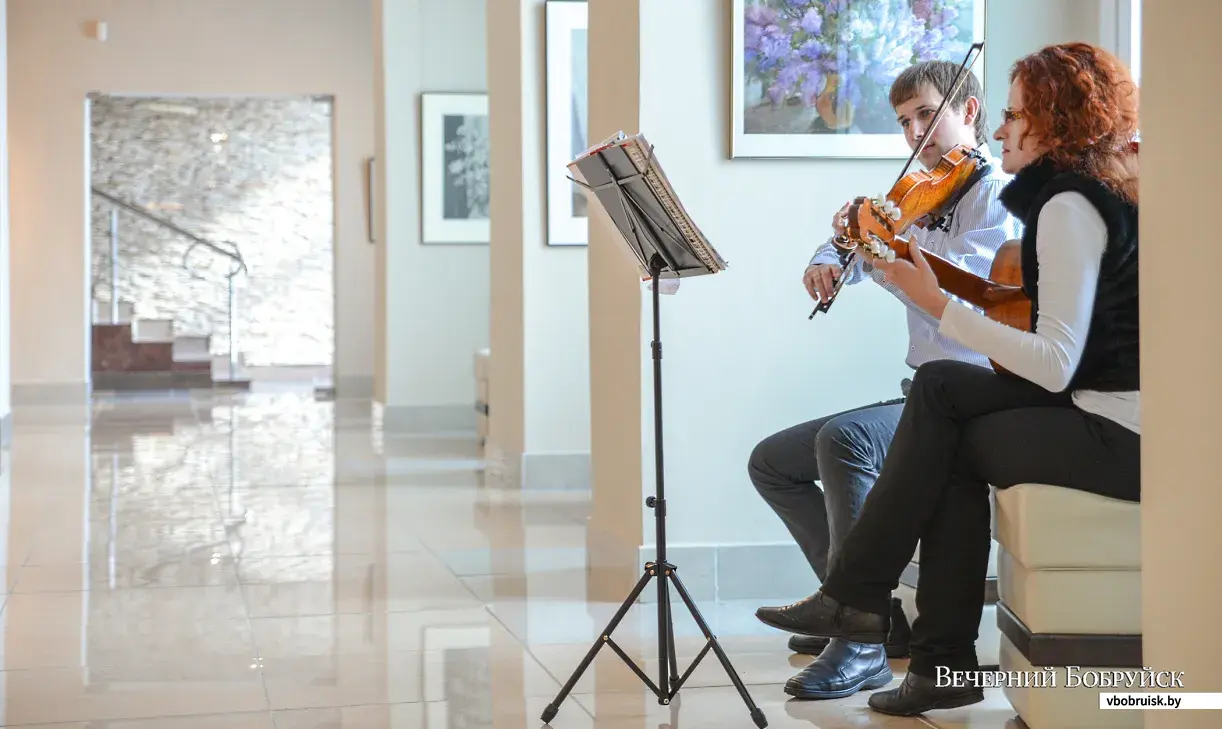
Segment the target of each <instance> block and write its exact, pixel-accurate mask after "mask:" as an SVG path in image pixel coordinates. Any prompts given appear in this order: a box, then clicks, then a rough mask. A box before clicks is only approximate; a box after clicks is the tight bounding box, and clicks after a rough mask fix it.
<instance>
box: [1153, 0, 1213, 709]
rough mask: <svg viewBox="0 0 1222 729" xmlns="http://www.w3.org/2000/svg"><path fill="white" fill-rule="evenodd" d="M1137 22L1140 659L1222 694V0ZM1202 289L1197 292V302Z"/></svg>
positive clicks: (1196, 1) (1190, 0)
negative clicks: (1221, 610) (1215, 214)
mask: <svg viewBox="0 0 1222 729" xmlns="http://www.w3.org/2000/svg"><path fill="white" fill-rule="evenodd" d="M1154 5H1160V6H1161V4H1159V3H1148V4H1147V12H1145V13H1144V17H1143V18H1142V25H1143V28H1142V45H1143V48H1142V49H1141V51H1142V54H1141V57H1142V78H1143V82H1144V83H1143V85H1142V110H1141V132H1142V149H1141V157H1142V160H1141V162H1142V182H1141V206H1142V219H1141V243H1142V247H1143V250H1142V254H1141V321H1142V352H1141V355H1142V373H1141V374H1142V378H1141V379H1142V389H1143V390H1144V392H1143V402H1142V429H1143V435H1142V440H1143V443H1142V634H1143V643H1142V649H1143V656H1142V662H1143V663H1144V664H1145V665H1147V666H1150V667H1151V668H1153V669H1155V670H1164V671H1176V672H1180V671H1182V672H1183V684H1184V688H1183V689H1182V690H1185V691H1210V692H1219V691H1222V659H1220V658H1219V656H1222V639H1219V637H1218V631H1217V606H1218V604H1219V603H1222V587H1220V586H1219V582H1218V577H1217V575H1218V570H1217V568H1216V566H1215V565H1216V564H1217V560H1218V558H1219V556H1222V530H1219V529H1218V525H1217V515H1218V514H1219V513H1222V489H1220V488H1219V480H1218V473H1219V469H1218V464H1217V462H1216V461H1215V460H1214V458H1213V454H1214V452H1215V451H1216V449H1217V444H1218V440H1219V438H1222V423H1220V422H1219V416H1218V414H1219V412H1220V411H1222V379H1219V377H1218V370H1219V364H1218V363H1219V360H1220V359H1222V342H1220V341H1219V339H1218V337H1217V336H1216V335H1215V334H1214V333H1215V332H1216V331H1217V329H1218V317H1217V314H1216V311H1215V308H1214V307H1213V306H1211V305H1210V303H1209V295H1210V291H1211V289H1212V286H1211V284H1210V277H1211V273H1212V272H1213V271H1216V270H1218V269H1219V268H1222V247H1219V246H1218V245H1216V244H1215V242H1214V239H1215V238H1216V237H1217V235H1216V233H1215V232H1214V230H1213V225H1212V224H1211V218H1212V216H1211V215H1210V214H1209V212H1208V211H1209V209H1210V198H1211V197H1212V196H1213V195H1214V194H1215V191H1216V190H1217V188H1218V184H1217V170H1218V169H1219V168H1220V167H1222V150H1220V149H1218V147H1217V146H1216V145H1213V144H1210V143H1208V142H1207V141H1204V140H1207V139H1208V138H1209V136H1210V132H1211V130H1212V129H1214V128H1215V127H1216V126H1217V121H1218V119H1219V118H1220V117H1222V103H1219V100H1218V96H1217V94H1216V93H1213V92H1212V91H1211V89H1212V88H1213V87H1214V86H1215V80H1216V76H1217V69H1218V68H1219V67H1222V44H1219V43H1218V42H1217V38H1216V29H1217V28H1218V27H1220V26H1222V3H1217V2H1214V0H1184V2H1180V3H1175V8H1174V12H1168V11H1170V10H1172V9H1171V8H1164V9H1163V12H1161V13H1158V12H1152V10H1153V6H1154ZM1202 298H1203V299H1204V300H1203V301H1202ZM1219 716H1220V714H1219V712H1217V711H1199V712H1198V711H1150V712H1147V713H1146V715H1145V721H1146V727H1147V728H1148V729H1173V728H1174V729H1190V728H1191V729H1198V728H1200V729H1204V728H1205V727H1215V726H1218V722H1219Z"/></svg>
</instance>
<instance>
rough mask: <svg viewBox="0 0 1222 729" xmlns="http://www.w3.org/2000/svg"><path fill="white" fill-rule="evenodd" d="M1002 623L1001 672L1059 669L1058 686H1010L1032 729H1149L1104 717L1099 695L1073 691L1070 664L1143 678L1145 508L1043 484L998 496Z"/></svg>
mask: <svg viewBox="0 0 1222 729" xmlns="http://www.w3.org/2000/svg"><path fill="white" fill-rule="evenodd" d="M993 499H994V511H993V514H994V527H993V535H994V538H995V540H996V541H997V543H998V550H997V575H998V606H997V623H998V626H999V627H1000V628H1001V646H1000V650H999V661H998V662H999V664H1000V669H1001V670H1002V671H1033V670H1038V671H1051V672H1052V673H1054V674H1055V675H1056V685H1055V687H1035V686H1032V687H1020V686H1006V687H1005V688H1004V693H1005V696H1006V698H1007V699H1008V700H1009V701H1010V704H1011V705H1012V706H1013V707H1014V709H1015V711H1016V712H1018V715H1019V717H1020V718H1021V719H1022V720H1023V722H1024V723H1025V724H1026V725H1027V726H1028V727H1030V729H1080V728H1082V729H1084V728H1086V727H1099V728H1104V727H1106V728H1107V729H1121V728H1122V727H1141V726H1142V714H1141V712H1140V711H1116V710H1110V711H1102V710H1100V709H1099V694H1100V693H1110V692H1125V691H1142V690H1146V689H1142V688H1141V686H1140V685H1137V686H1134V687H1133V688H1124V687H1121V688H1115V687H1102V688H1100V687H1094V688H1092V687H1089V686H1079V687H1076V688H1072V687H1067V685H1066V683H1067V679H1068V669H1067V667H1068V666H1075V667H1078V668H1076V669H1075V673H1076V674H1077V676H1078V677H1079V678H1080V677H1081V676H1082V675H1083V674H1084V673H1085V672H1087V671H1090V670H1092V669H1099V670H1109V671H1111V670H1118V669H1120V670H1123V669H1125V668H1128V669H1136V670H1138V671H1140V669H1141V667H1142V663H1141V509H1140V505H1139V504H1135V503H1131V502H1127V501H1121V500H1118V499H1109V498H1106V497H1103V496H1098V495H1095V494H1090V493H1086V492H1083V491H1075V490H1073V489H1067V488H1061V487H1057V486H1048V485H1044V484H1021V485H1018V486H1013V487H1011V488H1008V489H994V490H993Z"/></svg>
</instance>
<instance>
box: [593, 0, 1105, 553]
mask: <svg viewBox="0 0 1222 729" xmlns="http://www.w3.org/2000/svg"><path fill="white" fill-rule="evenodd" d="M1037 4H1038V5H1040V6H1041V8H1042V9H1043V10H1045V11H1048V12H1049V13H1051V14H1045V15H1043V16H1040V17H1036V18H1029V17H1026V16H1027V14H1029V13H1031V11H1030V10H1029V9H1028V8H1027V7H1024V9H1023V11H1022V13H1023V15H1021V16H1020V15H1019V14H1018V10H1015V11H1014V12H1013V13H1010V11H1009V9H1008V8H1007V9H1004V10H1002V11H1000V12H998V11H994V10H992V9H991V11H990V14H989V18H988V28H987V29H986V32H987V33H988V34H989V36H990V37H992V38H995V39H997V40H996V41H995V42H994V43H993V44H991V45H988V46H986V53H987V54H988V55H987V56H986V60H987V62H988V65H987V66H986V83H988V84H989V87H988V88H987V90H986V96H987V97H988V99H989V101H990V104H991V116H990V118H991V119H993V120H994V121H996V118H997V115H998V114H999V113H1000V109H1001V108H1002V107H1003V106H1004V99H1005V91H1004V83H1005V82H1004V77H1005V74H1006V72H1007V71H1008V68H1009V65H1010V64H1011V63H1012V62H1013V61H1014V59H1015V58H1016V57H1017V56H1018V55H1019V54H1021V53H1026V52H1029V51H1031V50H1035V48H1037V47H1038V46H1039V45H1042V44H1044V43H1046V42H1052V41H1055V40H1059V39H1060V38H1061V37H1063V36H1066V35H1069V36H1073V35H1080V36H1082V37H1086V38H1087V39H1088V40H1090V39H1092V34H1093V33H1095V31H1094V25H1093V24H1094V23H1095V21H1096V17H1097V14H1096V11H1095V10H1089V12H1088V11H1087V10H1084V9H1082V8H1078V7H1074V8H1073V9H1072V11H1071V10H1069V9H1067V8H1066V7H1065V6H1066V5H1076V4H1066V3H1060V2H1040V3H1037ZM1081 4H1082V5H1086V4H1092V5H1093V4H1094V3H1093V0H1089V2H1084V3H1081ZM991 5H993V6H996V5H1003V6H1004V5H1005V4H1004V3H992V4H991ZM1054 11H1055V12H1054ZM638 13H639V22H638V19H637V15H638ZM590 23H591V38H590V68H591V83H590V89H591V98H590V117H591V121H590V124H591V128H590V138H591V139H601V138H605V137H606V136H607V135H609V134H611V133H613V132H614V131H616V130H617V129H623V130H624V131H625V132H629V133H631V132H636V131H638V130H640V131H643V132H644V133H645V134H646V136H647V137H648V139H649V141H651V142H652V143H654V144H655V145H656V147H657V153H658V156H659V159H660V161H661V163H662V165H663V167H664V168H665V169H666V171H667V174H668V176H669V177H670V179H671V181H672V183H673V185H674V187H675V189H676V190H677V191H678V192H679V195H680V197H681V198H682V199H683V202H684V204H685V206H686V207H687V209H688V211H689V212H690V213H691V215H692V216H693V218H694V219H695V220H696V222H697V224H698V225H699V226H700V227H701V228H702V230H703V231H704V232H705V234H706V236H707V237H708V238H709V240H710V241H711V242H712V243H713V245H714V246H715V247H716V248H717V249H718V250H719V251H720V252H721V253H722V255H723V257H724V258H726V259H727V260H728V261H729V264H730V267H729V269H728V270H727V271H726V272H724V273H722V274H718V275H717V276H712V277H701V278H697V279H692V280H690V281H688V282H686V283H684V284H683V285H682V287H681V288H680V290H679V292H678V294H677V295H675V296H673V297H663V301H662V308H663V316H662V319H663V321H662V340H663V350H664V359H663V387H664V400H663V410H664V416H665V427H666V430H665V435H664V437H665V446H666V449H665V459H666V460H665V465H666V484H667V485H666V494H667V501H668V507H669V511H668V513H669V517H668V530H669V531H668V541H669V542H670V543H671V544H673V545H707V544H720V545H727V544H741V543H773V542H780V543H785V544H789V543H792V539H791V538H790V537H789V535H788V532H786V531H785V529H784V527H783V525H782V524H781V522H780V520H779V519H777V517H776V516H775V515H774V514H773V513H772V511H771V510H770V509H769V508H768V507H767V506H766V505H765V504H764V503H763V501H762V500H761V499H760V497H759V496H758V494H757V493H756V492H755V489H754V488H753V487H752V485H751V483H750V481H749V479H748V478H747V473H746V463H747V459H748V457H749V455H750V453H751V449H752V448H753V447H754V445H755V444H756V443H757V442H758V441H759V440H760V439H761V438H763V437H766V436H767V435H769V434H771V433H772V432H775V431H776V430H778V429H781V428H784V427H787V426H790V425H793V424H796V423H799V422H803V421H805V420H809V419H812V418H815V417H819V416H822V415H825V414H829V413H833V412H837V411H839V410H842V409H846V408H849V407H853V406H857V405H861V404H865V403H869V402H875V401H878V400H882V399H886V398H892V397H897V396H898V394H899V382H900V379H901V378H903V377H905V376H909V375H910V374H911V370H909V369H908V368H907V367H906V366H905V364H904V361H903V358H904V353H905V352H904V350H905V347H906V339H907V334H906V328H905V326H904V317H903V315H902V307H901V306H900V305H899V304H898V302H896V301H895V300H894V299H893V298H892V297H890V296H889V295H888V294H886V293H885V292H883V291H882V290H881V289H879V288H878V287H875V286H873V285H869V284H866V285H861V286H857V287H853V288H851V289H847V290H846V291H844V292H843V293H842V295H841V297H840V299H839V300H838V302H837V304H836V306H835V308H833V309H832V311H831V313H830V314H828V315H819V316H818V317H816V319H815V320H814V321H808V320H807V316H808V315H809V313H810V311H811V308H812V304H811V301H810V299H809V297H808V296H807V294H806V293H805V291H804V289H803V287H802V285H801V282H800V277H801V274H802V271H803V269H804V268H805V266H806V263H807V261H808V259H809V257H810V255H811V253H812V252H813V250H814V248H815V247H816V246H817V245H818V244H819V243H820V242H822V241H823V240H825V239H826V236H827V234H828V230H829V225H828V221H829V220H830V218H831V216H832V214H833V213H834V212H835V211H836V210H837V209H838V208H839V207H840V205H842V204H843V203H844V201H845V200H847V199H850V198H851V197H853V196H855V195H862V194H869V195H873V194H876V193H878V192H881V191H885V190H887V189H888V188H889V187H890V184H891V183H892V182H894V179H895V174H896V173H897V171H898V170H899V168H900V166H901V165H902V161H900V162H893V161H853V160H831V159H828V160H753V159H738V160H730V159H728V158H727V155H728V139H729V128H728V118H727V115H728V113H729V107H730V101H729V88H730V82H729V77H728V73H729V61H728V57H729V50H728V49H729V48H730V3H729V2H728V0H722V1H721V2H708V1H707V0H672V1H671V2H666V3H647V2H641V0H631V1H630V2H625V0H592V2H591V21H590ZM1075 23H1077V24H1078V28H1077V30H1076V31H1075V30H1074V27H1073V24H1075ZM957 60H961V59H957ZM679 67H683V68H689V69H704V70H705V71H703V72H702V73H701V74H700V75H696V76H693V77H690V78H689V77H686V76H684V77H677V76H676V74H675V70H674V69H676V68H679ZM706 74H707V75H706ZM680 78H682V79H684V80H682V82H680V81H678V80H677V79H680ZM998 78H1000V79H1002V81H1001V82H1000V83H998V82H997V79H998ZM616 245H618V244H617V243H616V242H615V240H614V238H613V236H612V235H611V234H610V233H608V232H606V231H605V230H603V228H602V226H601V225H598V224H596V223H595V222H593V221H592V222H591V249H590V266H589V267H590V294H591V304H590V322H591V323H590V327H591V330H590V331H591V380H592V382H593V383H594V386H593V398H592V403H591V407H592V413H593V449H592V450H593V464H594V481H595V487H594V489H595V494H594V499H595V508H594V527H595V529H596V530H598V531H599V532H601V533H605V534H608V535H610V536H612V537H614V538H616V539H617V540H618V541H620V542H627V543H629V544H631V543H635V544H644V545H649V544H652V543H653V541H654V538H653V529H654V527H653V512H652V511H650V510H643V509H642V507H641V495H642V493H644V494H649V493H652V492H653V488H654V485H653V481H654V478H653V465H652V464H653V459H652V454H653V445H652V443H653V439H652V379H651V361H650V359H649V347H648V342H649V339H650V326H651V325H650V319H649V316H650V309H649V300H648V298H647V294H646V292H645V291H644V290H643V287H641V286H640V285H639V283H638V282H637V281H636V280H635V279H634V277H633V270H632V268H631V267H630V266H628V265H627V264H625V263H624V261H623V256H622V255H621V254H620V252H619V251H618V250H616V249H615V246H616ZM633 540H637V541H635V542H633Z"/></svg>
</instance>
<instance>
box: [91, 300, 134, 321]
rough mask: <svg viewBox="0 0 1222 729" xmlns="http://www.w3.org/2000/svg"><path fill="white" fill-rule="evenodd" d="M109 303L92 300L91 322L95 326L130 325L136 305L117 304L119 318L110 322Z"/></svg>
mask: <svg viewBox="0 0 1222 729" xmlns="http://www.w3.org/2000/svg"><path fill="white" fill-rule="evenodd" d="M110 313H111V312H110V302H109V301H99V300H97V299H94V300H93V321H94V322H95V323H97V324H130V323H131V321H132V319H133V318H134V317H135V315H136V305H135V304H133V303H132V302H130V301H120V302H119V318H118V320H117V321H111V316H110Z"/></svg>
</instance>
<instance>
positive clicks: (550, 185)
mask: <svg viewBox="0 0 1222 729" xmlns="http://www.w3.org/2000/svg"><path fill="white" fill-rule="evenodd" d="M546 27H547V242H548V245H553V246H583V245H586V244H587V243H588V235H587V229H588V226H587V220H588V218H587V211H586V206H587V205H588V204H589V201H587V200H586V196H585V194H584V193H583V192H582V191H581V188H579V187H578V186H577V185H575V184H573V183H572V182H570V181H569V179H568V177H567V175H568V169H566V167H565V166H566V165H567V164H568V163H569V162H571V161H572V160H573V159H575V158H576V157H577V156H578V155H579V154H581V153H582V152H584V151H585V150H586V148H587V147H589V146H590V145H589V144H588V143H587V142H586V129H587V128H588V121H589V114H588V109H589V106H588V103H587V95H586V83H587V71H586V67H587V58H588V54H587V31H588V27H589V26H588V13H587V9H586V3H585V2H573V1H572V0H549V2H548V3H547V18H546Z"/></svg>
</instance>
